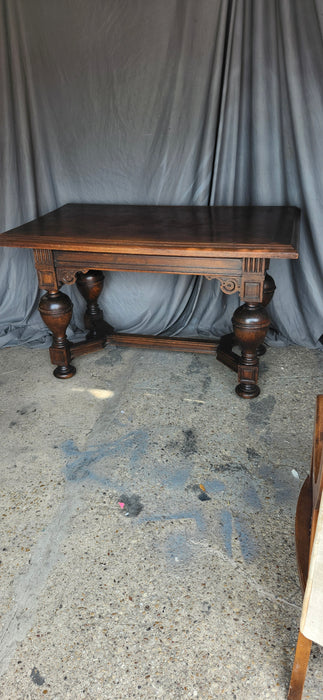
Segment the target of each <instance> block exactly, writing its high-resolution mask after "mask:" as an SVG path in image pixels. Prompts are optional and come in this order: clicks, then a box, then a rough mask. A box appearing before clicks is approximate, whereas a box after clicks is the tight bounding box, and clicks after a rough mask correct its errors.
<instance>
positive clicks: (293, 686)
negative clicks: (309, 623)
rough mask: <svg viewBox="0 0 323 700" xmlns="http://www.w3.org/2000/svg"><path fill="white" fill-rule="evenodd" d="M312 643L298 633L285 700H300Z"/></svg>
mask: <svg viewBox="0 0 323 700" xmlns="http://www.w3.org/2000/svg"><path fill="white" fill-rule="evenodd" d="M311 647H312V642H311V640H310V639H307V637H304V635H303V634H302V633H301V632H299V633H298V640H297V646H296V650H295V658H294V665H293V670H292V676H291V679H290V686H289V691H288V698H287V700H301V697H302V694H303V688H304V683H305V677H306V671H307V666H308V661H309V658H310V653H311Z"/></svg>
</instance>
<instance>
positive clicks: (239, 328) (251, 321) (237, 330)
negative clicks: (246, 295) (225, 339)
mask: <svg viewBox="0 0 323 700" xmlns="http://www.w3.org/2000/svg"><path fill="white" fill-rule="evenodd" d="M269 323H270V321H269V317H268V314H267V311H266V309H265V308H264V307H263V306H262V304H259V303H255V304H249V303H246V304H243V306H239V308H238V309H237V310H236V311H235V312H234V314H233V318H232V324H233V330H234V334H235V337H236V339H237V341H238V343H239V345H240V348H241V358H240V360H239V364H238V380H239V384H238V386H237V387H236V392H237V394H238V396H241V397H242V398H244V399H253V398H255V397H256V396H258V395H259V393H260V389H259V387H258V386H257V381H258V371H259V360H258V354H257V349H258V347H259V345H261V343H263V341H264V339H265V337H266V333H267V330H268V326H269Z"/></svg>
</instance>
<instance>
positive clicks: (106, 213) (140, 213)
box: [0, 204, 300, 258]
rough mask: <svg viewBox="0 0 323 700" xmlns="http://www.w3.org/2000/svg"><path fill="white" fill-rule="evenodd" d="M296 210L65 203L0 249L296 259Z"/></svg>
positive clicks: (11, 234)
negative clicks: (5, 247)
mask: <svg viewBox="0 0 323 700" xmlns="http://www.w3.org/2000/svg"><path fill="white" fill-rule="evenodd" d="M299 217H300V210H299V209H298V208H297V207H271V206H266V207H205V206H153V205H148V206H141V205H119V204H112V205H111V204H65V205H64V206H63V207H60V208H59V209H56V210H55V211H52V212H49V213H48V214H45V215H44V216H40V217H38V218H37V219H34V221H29V222H28V223H26V224H23V225H22V226H18V227H17V228H14V229H12V230H11V231H7V232H6V233H3V234H1V235H0V246H7V247H8V246H9V247H12V248H34V249H47V250H70V251H87V252H98V253H99V252H101V253H109V252H118V253H128V254H129V253H132V254H133V253H140V254H143V255H145V254H146V255H149V254H154V255H166V254H167V255H180V256H192V255H194V256H197V257H220V258H221V257H223V258H225V257H228V258H229V257H239V258H240V257H244V256H248V257H266V258H297V257H298V252H297V248H298V228H299Z"/></svg>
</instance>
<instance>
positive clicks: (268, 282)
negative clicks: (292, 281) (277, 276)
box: [257, 272, 276, 357]
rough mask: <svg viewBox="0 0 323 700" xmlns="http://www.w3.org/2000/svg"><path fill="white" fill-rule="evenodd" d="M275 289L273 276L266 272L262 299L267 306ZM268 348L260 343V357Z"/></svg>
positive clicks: (258, 353)
mask: <svg viewBox="0 0 323 700" xmlns="http://www.w3.org/2000/svg"><path fill="white" fill-rule="evenodd" d="M275 289H276V285H275V282H274V280H273V278H272V277H271V276H270V275H268V273H267V272H266V276H265V279H264V295H263V299H262V305H263V306H267V305H268V304H269V302H270V301H271V300H272V298H273V296H274V291H275ZM266 350H267V348H266V346H265V345H263V344H262V343H261V344H260V345H259V348H258V349H257V355H258V357H260V356H261V355H264V354H265V352H266Z"/></svg>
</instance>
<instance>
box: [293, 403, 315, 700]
mask: <svg viewBox="0 0 323 700" xmlns="http://www.w3.org/2000/svg"><path fill="white" fill-rule="evenodd" d="M322 491H323V394H319V395H318V396H317V399H316V414H315V426H314V438H313V452H312V464H311V474H310V476H308V477H307V478H306V480H305V481H304V484H303V486H302V489H301V491H300V495H299V498H298V503H297V509H296V518H295V541H296V555H297V564H298V571H299V576H300V581H301V586H302V589H303V592H304V591H305V587H306V581H307V576H308V570H309V563H310V558H311V552H312V547H313V542H314V537H315V530H316V525H317V518H318V512H319V509H320V504H321V498H322ZM311 646H312V642H311V640H310V639H307V637H304V635H303V634H302V633H301V631H299V634H298V640H297V645H296V650H295V658H294V664H293V670H292V675H291V681H290V686H289V692H288V700H301V698H302V694H303V688H304V683H305V678H306V672H307V666H308V662H309V657H310V652H311Z"/></svg>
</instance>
